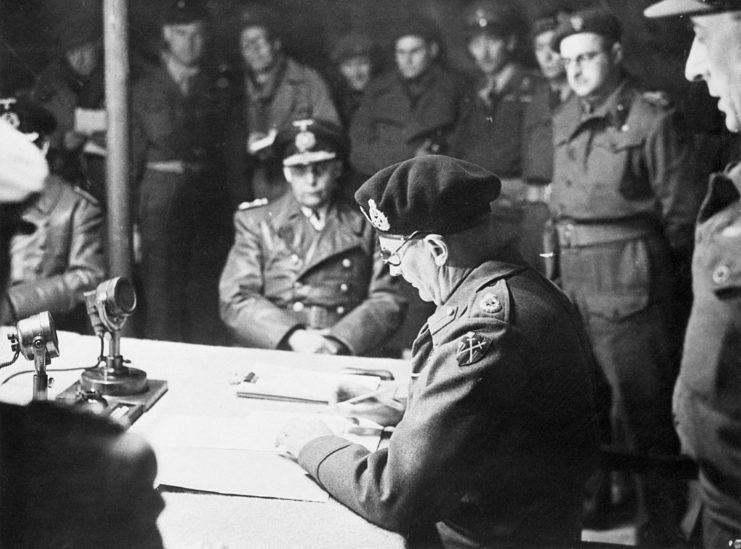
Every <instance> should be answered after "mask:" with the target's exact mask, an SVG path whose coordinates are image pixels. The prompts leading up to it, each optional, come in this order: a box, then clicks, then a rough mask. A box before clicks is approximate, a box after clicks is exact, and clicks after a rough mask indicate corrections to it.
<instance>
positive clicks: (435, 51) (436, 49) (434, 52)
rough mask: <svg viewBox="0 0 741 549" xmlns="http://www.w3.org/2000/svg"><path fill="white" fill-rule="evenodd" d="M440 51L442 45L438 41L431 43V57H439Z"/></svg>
mask: <svg viewBox="0 0 741 549" xmlns="http://www.w3.org/2000/svg"><path fill="white" fill-rule="evenodd" d="M438 53H440V46H439V45H438V43H437V42H431V43H430V57H432V58H433V59H436V58H437V54H438Z"/></svg>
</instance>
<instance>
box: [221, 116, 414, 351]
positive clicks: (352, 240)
mask: <svg viewBox="0 0 741 549" xmlns="http://www.w3.org/2000/svg"><path fill="white" fill-rule="evenodd" d="M275 146H276V149H277V150H278V151H280V156H281V157H282V159H283V160H282V162H283V172H284V175H285V178H286V180H287V181H288V183H289V185H290V187H291V190H290V192H288V193H286V194H284V195H283V196H281V197H280V198H278V199H277V200H274V201H272V202H269V201H268V200H266V199H258V200H255V201H253V202H251V203H244V204H242V205H241V206H240V207H239V210H238V211H237V213H236V214H235V216H234V225H235V243H234V246H233V247H232V250H231V252H230V253H229V257H228V259H227V262H226V266H225V267H224V271H223V273H222V275H221V282H220V285H219V294H220V303H221V318H222V319H223V321H224V322H225V323H226V325H227V326H228V327H229V329H230V330H231V332H232V335H233V336H234V339H235V341H236V342H237V343H238V344H240V345H244V346H248V347H260V348H267V349H285V350H293V351H299V352H305V353H326V354H352V355H378V354H379V353H380V352H381V350H382V348H383V346H384V344H385V343H386V340H387V339H388V338H389V337H390V336H391V335H392V334H393V333H394V331H395V330H396V328H397V327H398V325H399V323H400V322H401V319H402V314H403V311H404V300H403V299H402V298H401V296H400V295H399V284H398V281H396V280H394V279H392V278H391V276H390V275H389V271H388V268H387V267H386V266H385V265H384V264H383V261H382V260H381V257H380V255H379V254H378V250H377V244H376V239H375V236H374V233H373V227H372V226H371V224H370V223H369V222H368V221H367V220H366V219H365V218H364V217H363V216H362V214H361V213H360V212H359V211H358V210H357V209H356V208H355V205H354V204H350V203H349V201H348V200H347V199H346V198H344V197H343V196H342V193H340V188H339V186H340V185H341V184H342V182H343V179H342V168H343V160H344V155H345V152H346V150H347V143H346V140H345V138H344V136H343V134H342V133H341V130H340V129H339V128H338V127H337V126H335V125H334V124H332V123H330V122H328V121H323V120H319V119H306V120H296V121H294V122H293V123H292V124H291V125H289V126H288V127H287V128H284V129H283V130H282V131H281V132H280V133H279V134H278V136H277V138H276V145H275Z"/></svg>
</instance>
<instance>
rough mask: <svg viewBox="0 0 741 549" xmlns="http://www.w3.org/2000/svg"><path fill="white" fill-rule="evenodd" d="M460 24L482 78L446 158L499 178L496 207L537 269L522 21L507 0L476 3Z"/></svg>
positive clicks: (538, 204) (538, 188)
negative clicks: (513, 225)
mask: <svg viewBox="0 0 741 549" xmlns="http://www.w3.org/2000/svg"><path fill="white" fill-rule="evenodd" d="M464 23H465V26H466V33H467V46H468V52H469V53H470V55H471V57H473V59H474V61H475V62H476V66H477V67H478V69H479V72H480V78H479V80H478V81H477V82H476V85H475V86H474V87H473V89H472V90H471V92H470V93H469V94H468V95H467V96H466V98H465V101H464V104H463V107H462V115H461V119H460V121H459V123H458V127H457V128H456V132H455V136H454V138H453V146H452V150H451V153H450V154H451V155H452V156H455V157H457V158H462V159H464V160H467V161H469V162H473V163H474V164H478V165H480V166H483V167H484V168H486V169H488V170H490V171H492V172H494V173H495V174H497V175H498V176H499V177H500V178H501V179H502V198H501V199H500V200H499V201H498V204H497V208H499V209H508V210H509V211H510V213H511V214H512V215H513V216H520V217H521V218H522V219H521V221H522V222H521V224H520V227H519V234H520V236H519V240H518V243H517V249H518V251H519V252H520V253H521V254H522V256H523V258H524V259H525V261H526V262H527V263H528V264H529V265H531V266H533V267H538V266H539V265H540V262H541V258H540V256H539V255H538V254H539V252H540V251H541V247H542V231H541V230H540V226H539V225H538V224H536V223H534V221H533V219H534V218H535V217H537V214H536V213H534V211H533V210H535V209H538V208H541V209H542V203H543V201H544V200H545V194H546V188H545V187H544V186H543V185H542V184H533V185H526V184H524V182H523V179H522V169H523V165H522V148H523V138H524V136H523V128H524V117H525V109H526V107H527V105H528V104H529V103H530V102H531V101H532V97H533V91H534V90H535V84H536V81H537V79H538V76H537V75H535V74H534V73H532V72H531V71H529V70H528V69H526V68H524V67H523V66H522V64H521V63H519V61H518V52H519V51H520V49H522V48H523V43H522V42H523V40H524V37H525V32H526V28H525V22H524V20H523V16H522V14H521V13H520V12H519V11H518V9H517V8H516V7H515V5H514V4H511V3H510V2H508V1H507V0H480V1H477V2H474V3H473V4H471V5H470V6H469V7H468V8H467V9H466V11H465V14H464ZM541 217H542V214H541Z"/></svg>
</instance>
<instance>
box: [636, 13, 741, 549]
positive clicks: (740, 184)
mask: <svg viewBox="0 0 741 549" xmlns="http://www.w3.org/2000/svg"><path fill="white" fill-rule="evenodd" d="M645 14H646V16H648V17H666V16H678V15H684V16H688V17H689V18H690V20H691V23H692V27H693V28H694V31H695V39H694V42H693V43H692V48H691V49H690V52H689V55H688V57H687V62H686V65H685V76H686V78H687V79H688V80H692V81H700V80H704V81H705V82H706V84H707V86H708V90H709V92H710V94H711V95H712V96H713V97H717V98H718V108H719V109H720V110H721V111H722V112H723V113H724V114H725V122H726V126H727V127H728V129H729V130H731V131H732V132H735V133H739V132H741V81H740V80H739V78H738V75H739V72H738V68H739V65H740V64H741V1H739V0H705V1H698V0H666V1H664V2H659V3H657V4H654V5H652V6H650V7H648V8H647V9H646V11H645ZM740 212H741V170H739V162H738V161H736V162H733V163H732V164H729V165H728V167H727V168H726V169H725V170H724V171H723V172H719V173H715V174H713V175H712V176H711V178H710V188H709V190H708V194H707V196H706V197H705V201H704V202H703V205H702V207H701V209H700V214H699V216H698V219H697V222H698V224H697V228H696V229H695V252H694V256H693V260H692V290H693V298H694V299H693V302H692V313H691V314H690V320H689V324H688V326H687V332H686V335H685V339H684V350H683V354H682V364H681V367H680V370H679V377H678V379H677V383H676V386H675V387H674V399H673V408H674V420H675V426H676V429H677V433H678V434H679V438H680V441H681V443H682V450H683V452H685V453H687V454H689V455H690V456H692V458H694V459H695V460H696V461H697V463H698V465H699V470H700V497H701V501H702V508H703V513H702V530H703V541H704V547H706V548H707V549H716V548H725V547H741V467H740V466H739V463H741V376H739V372H741V352H739V342H740V341H741V338H739V334H741V301H739V299H738V295H739V291H741V265H740V264H739V257H741V231H739V227H740V226H741V213H740Z"/></svg>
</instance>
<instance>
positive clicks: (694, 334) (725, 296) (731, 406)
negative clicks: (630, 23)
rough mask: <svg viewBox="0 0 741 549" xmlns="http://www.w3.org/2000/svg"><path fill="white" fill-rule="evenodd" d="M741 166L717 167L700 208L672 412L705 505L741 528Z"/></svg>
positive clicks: (715, 515) (730, 526) (718, 518)
mask: <svg viewBox="0 0 741 549" xmlns="http://www.w3.org/2000/svg"><path fill="white" fill-rule="evenodd" d="M740 199H741V173H740V171H739V165H738V164H737V165H736V166H735V167H733V168H732V169H729V170H727V172H726V173H723V174H721V173H719V174H715V175H714V176H713V177H712V179H711V185H710V191H709V193H708V196H707V197H706V199H705V201H704V203H703V206H702V208H701V210H700V215H699V219H698V226H697V231H696V238H695V253H694V257H693V261H692V289H693V293H694V301H693V305H692V313H691V315H690V321H689V324H688V326H687V333H686V336H685V343H684V352H683V354H682V365H681V368H680V373H679V378H678V380H677V384H676V386H675V390H674V415H675V422H676V425H677V432H678V434H679V437H680V440H681V441H682V447H683V451H684V452H686V453H688V454H689V455H691V456H692V457H693V458H694V459H695V460H696V461H697V463H698V464H699V465H700V481H701V487H702V499H703V503H704V504H705V507H706V510H707V512H708V513H709V514H710V516H711V517H712V518H713V519H714V520H715V521H717V522H718V523H720V524H722V525H724V526H725V527H726V528H727V529H728V530H731V531H739V530H741V468H739V463H741V301H739V293H740V292H741V263H740V262H739V258H741V200H740Z"/></svg>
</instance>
